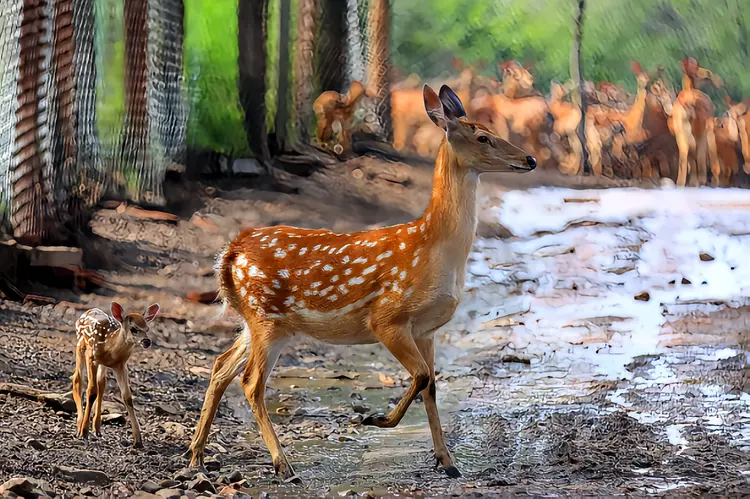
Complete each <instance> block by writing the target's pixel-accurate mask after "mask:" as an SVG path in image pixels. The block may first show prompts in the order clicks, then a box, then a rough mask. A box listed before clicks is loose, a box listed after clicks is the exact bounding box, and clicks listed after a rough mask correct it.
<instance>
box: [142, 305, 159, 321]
mask: <svg viewBox="0 0 750 499" xmlns="http://www.w3.org/2000/svg"><path fill="white" fill-rule="evenodd" d="M158 313H159V304H158V303H154V304H153V305H151V306H150V307H148V310H146V313H145V314H143V319H144V320H145V321H146V322H151V321H153V320H154V319H155V318H156V314H158Z"/></svg>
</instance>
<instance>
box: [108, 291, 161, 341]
mask: <svg viewBox="0 0 750 499" xmlns="http://www.w3.org/2000/svg"><path fill="white" fill-rule="evenodd" d="M123 313H124V310H123V308H122V305H120V304H119V303H117V302H116V301H113V302H112V317H114V318H115V319H117V322H119V323H120V334H123V335H124V338H125V340H126V341H127V342H128V343H131V344H133V345H134V344H136V343H139V344H140V345H141V346H142V347H143V348H148V347H150V346H151V339H150V338H149V337H148V325H149V324H150V323H151V322H153V320H154V319H155V318H156V314H158V313H159V304H158V303H154V304H153V305H151V306H149V307H148V309H146V312H144V313H143V314H139V313H138V312H132V313H129V314H127V315H125V316H123Z"/></svg>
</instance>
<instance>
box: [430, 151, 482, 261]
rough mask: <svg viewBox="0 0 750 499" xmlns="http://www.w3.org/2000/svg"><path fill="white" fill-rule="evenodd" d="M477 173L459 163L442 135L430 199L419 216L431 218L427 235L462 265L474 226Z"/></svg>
mask: <svg viewBox="0 0 750 499" xmlns="http://www.w3.org/2000/svg"><path fill="white" fill-rule="evenodd" d="M478 186H479V176H478V175H477V174H476V173H475V172H473V171H471V170H470V169H469V168H466V167H465V165H459V163H458V158H457V157H456V154H455V153H454V151H453V148H452V147H451V145H450V143H448V141H447V140H446V139H443V143H442V144H441V146H440V150H439V152H438V156H437V161H436V162H435V174H434V179H433V185H432V200H431V201H430V204H429V206H428V208H427V210H426V211H425V214H424V215H423V216H422V218H423V219H424V218H427V217H429V218H430V222H429V224H428V227H429V234H428V237H430V239H431V240H432V241H431V242H432V243H433V245H436V246H440V247H441V249H443V250H444V251H445V253H444V254H446V255H447V256H448V257H449V258H450V259H451V260H452V261H453V260H455V263H456V264H458V265H465V264H466V260H467V258H468V256H469V252H470V251H471V246H472V244H473V242H474V234H475V232H476V226H477V187H478Z"/></svg>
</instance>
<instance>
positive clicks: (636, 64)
mask: <svg viewBox="0 0 750 499" xmlns="http://www.w3.org/2000/svg"><path fill="white" fill-rule="evenodd" d="M630 69H632V70H633V73H637V74H641V73H643V68H642V67H641V63H640V62H638V61H633V62H631V63H630Z"/></svg>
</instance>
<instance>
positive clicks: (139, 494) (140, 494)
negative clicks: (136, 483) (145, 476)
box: [130, 490, 161, 499]
mask: <svg viewBox="0 0 750 499" xmlns="http://www.w3.org/2000/svg"><path fill="white" fill-rule="evenodd" d="M130 497H131V498H135V499H161V496H157V495H156V494H151V493H149V492H146V491H144V490H136V491H135V493H134V494H133V495H132V496H130Z"/></svg>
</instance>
